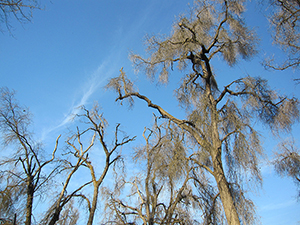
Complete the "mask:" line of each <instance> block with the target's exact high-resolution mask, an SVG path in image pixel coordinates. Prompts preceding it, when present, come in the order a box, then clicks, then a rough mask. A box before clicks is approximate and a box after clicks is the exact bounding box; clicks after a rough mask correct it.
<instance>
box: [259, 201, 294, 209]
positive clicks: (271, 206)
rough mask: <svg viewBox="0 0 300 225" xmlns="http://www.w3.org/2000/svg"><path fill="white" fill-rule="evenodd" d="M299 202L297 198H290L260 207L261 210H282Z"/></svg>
mask: <svg viewBox="0 0 300 225" xmlns="http://www.w3.org/2000/svg"><path fill="white" fill-rule="evenodd" d="M296 203H297V201H296V200H289V201H286V202H281V203H278V204H268V205H264V206H262V207H261V208H260V210H261V211H271V210H281V209H284V208H287V207H290V206H293V205H295V204H296Z"/></svg>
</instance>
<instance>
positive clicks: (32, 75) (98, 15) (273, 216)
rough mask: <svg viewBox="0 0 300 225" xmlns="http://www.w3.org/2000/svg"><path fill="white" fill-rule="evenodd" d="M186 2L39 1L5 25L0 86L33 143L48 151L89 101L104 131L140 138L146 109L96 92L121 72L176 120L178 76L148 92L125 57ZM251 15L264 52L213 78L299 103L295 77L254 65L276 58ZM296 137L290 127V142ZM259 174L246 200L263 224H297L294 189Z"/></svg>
mask: <svg viewBox="0 0 300 225" xmlns="http://www.w3.org/2000/svg"><path fill="white" fill-rule="evenodd" d="M189 2H192V1H188V0H180V1H179V0H178V1H174V0H151V1H146V0H139V1H138V0H126V1H125V0H110V1H96V0H86V1H80V0H72V1H71V0H64V1H62V0H51V1H43V3H42V4H44V5H42V6H43V7H44V8H45V9H44V10H41V11H35V12H34V13H33V19H32V22H31V23H27V24H24V25H20V24H19V23H18V22H16V21H14V20H12V23H11V25H12V26H13V29H12V34H13V36H11V35H10V34H9V33H8V32H5V33H0V39H1V41H0V82H1V83H0V86H7V87H8V88H10V89H14V90H16V91H17V95H16V97H17V99H18V100H19V101H20V103H21V104H24V105H26V106H28V107H29V108H30V111H31V112H32V113H33V122H34V130H35V134H36V136H37V138H38V139H41V140H43V141H44V142H45V143H46V146H51V145H52V144H53V143H54V140H55V138H56V136H57V135H58V134H59V133H63V132H64V129H65V128H66V127H68V126H69V125H70V121H69V120H68V119H69V117H70V115H71V114H72V113H74V112H75V110H76V107H77V106H79V105H86V106H87V107H91V105H92V104H93V102H94V101H99V103H100V105H101V106H102V107H103V111H104V116H105V117H106V118H107V120H108V122H109V123H110V124H111V125H114V124H116V123H119V122H120V123H122V126H123V130H125V131H126V132H127V133H128V134H130V135H141V132H142V130H143V127H144V126H146V125H149V124H150V122H151V121H149V122H145V121H147V120H148V119H149V118H151V115H152V112H151V110H149V109H148V108H147V107H146V105H145V104H140V103H139V102H137V105H136V106H135V107H134V109H132V110H128V109H127V108H126V107H124V106H123V107H121V106H119V105H118V104H116V103H115V102H114V99H115V94H114V93H112V92H106V91H105V90H104V89H103V86H104V85H105V84H106V82H107V80H108V79H109V78H110V77H113V76H117V75H118V74H119V69H120V68H121V67H124V70H125V71H126V72H127V74H128V75H129V76H131V77H132V78H133V79H136V80H137V81H138V86H139V90H140V91H141V92H142V93H144V94H147V95H148V96H149V97H150V98H152V99H153V101H154V102H155V103H158V104H161V105H162V106H163V107H164V108H166V109H167V110H169V111H174V110H176V113H173V114H175V115H178V116H182V115H183V114H182V112H180V111H179V108H178V107H177V103H176V102H175V101H173V100H172V101H170V99H172V98H173V93H172V87H174V86H175V85H176V84H177V83H176V82H177V81H178V80H177V78H179V77H176V78H175V80H176V81H174V82H171V84H170V86H169V87H164V86H162V87H160V86H156V85H155V84H152V85H151V84H150V83H149V82H148V81H147V80H145V77H144V76H143V74H139V75H138V76H135V75H134V74H133V68H132V65H131V62H130V60H129V59H128V53H129V51H131V50H132V51H134V52H137V53H141V54H143V53H144V46H143V38H144V36H145V35H146V34H169V32H170V30H171V26H172V24H173V22H174V20H175V19H176V17H177V16H178V15H179V14H180V13H183V12H184V11H185V10H186V9H187V4H188V3H189ZM257 11H258V8H255V7H252V8H251V10H250V11H249V12H247V15H248V16H249V17H248V20H249V22H250V24H251V26H253V27H256V28H257V29H258V33H259V35H260V38H261V46H263V49H264V50H262V51H261V52H260V53H259V55H258V56H257V57H256V58H255V59H253V60H252V61H251V62H241V63H240V64H239V65H237V66H236V67H234V68H228V67H223V65H222V66H221V64H220V65H214V68H215V70H216V73H217V76H222V77H223V75H224V77H226V79H227V78H228V79H227V80H224V82H227V83H229V82H230V80H232V79H236V78H239V77H241V76H245V75H247V74H249V75H253V76H258V75H259V76H263V77H265V78H267V79H270V85H271V87H274V88H275V89H276V90H279V91H280V92H282V93H288V94H294V95H296V96H297V97H300V93H299V90H300V89H299V88H300V86H295V83H293V81H292V78H293V77H295V76H296V74H298V73H299V72H293V71H291V70H289V71H286V72H284V73H283V72H281V73H278V72H268V71H265V70H264V69H263V67H262V66H261V65H260V61H261V60H262V59H263V58H264V57H265V56H267V55H271V54H273V53H278V54H279V53H280V52H279V51H278V50H277V49H274V48H273V47H272V44H271V42H272V41H271V39H270V36H268V33H267V30H268V25H267V24H266V20H265V18H264V17H262V16H261V14H260V13H258V14H255V12H257ZM171 79H172V78H171ZM217 79H218V77H217ZM224 85H225V83H224ZM162 96H164V97H165V98H162ZM132 121H134V123H133V122H132ZM299 131H300V129H299V126H296V129H295V130H294V133H293V135H294V137H295V138H298V137H299ZM262 134H263V136H264V142H265V145H264V146H265V147H266V151H267V153H268V154H271V152H272V151H273V150H274V146H275V144H274V143H275V141H273V139H271V138H270V137H269V135H270V133H268V132H263V131H262ZM270 140H272V141H270ZM263 175H264V178H265V182H264V188H263V190H262V191H260V192H259V196H255V197H254V198H253V199H254V200H255V203H257V211H258V214H259V216H261V221H262V224H266V225H285V224H291V225H293V224H299V223H297V221H300V215H299V212H300V202H297V201H296V200H295V196H296V195H297V192H296V189H295V187H294V184H293V182H292V181H291V180H289V179H282V178H279V177H277V176H276V175H275V174H274V172H273V170H272V169H271V168H270V167H269V166H264V167H263Z"/></svg>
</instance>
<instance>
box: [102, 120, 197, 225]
mask: <svg viewBox="0 0 300 225" xmlns="http://www.w3.org/2000/svg"><path fill="white" fill-rule="evenodd" d="M165 125H166V124H164V123H163V124H160V125H158V124H157V118H156V120H155V125H154V127H153V129H146V128H145V129H144V132H143V137H144V139H145V142H146V144H145V146H142V147H138V148H137V150H136V152H135V154H134V156H133V159H134V160H135V161H136V165H139V167H140V168H143V169H142V170H141V171H139V172H138V173H137V175H134V176H132V177H131V178H130V181H126V178H125V177H123V176H120V178H119V179H117V180H116V183H117V185H116V190H113V191H112V190H106V195H107V197H108V203H107V207H108V209H109V210H108V213H107V215H108V220H109V221H110V223H115V224H141V223H142V224H195V223H196V221H194V220H193V217H192V216H191V213H190V211H189V206H190V205H192V204H194V205H198V202H197V200H196V197H195V196H193V194H192V192H193V190H192V188H191V186H190V185H189V183H190V182H191V181H192V180H193V176H192V173H191V171H192V170H193V169H192V168H191V167H190V165H189V160H188V158H187V156H186V154H187V151H186V149H185V147H184V138H183V134H182V132H174V130H173V128H171V127H170V126H171V125H170V124H169V126H167V127H165ZM175 129H176V128H175ZM166 131H167V132H166ZM168 131H169V132H168ZM122 188H125V189H127V188H130V189H131V193H130V194H128V197H129V198H128V197H127V198H123V199H122V198H119V197H118V193H119V194H121V193H122V191H121V190H122ZM120 191H121V192H120ZM198 207H199V206H198ZM196 208H197V207H194V209H195V210H197V209H196Z"/></svg>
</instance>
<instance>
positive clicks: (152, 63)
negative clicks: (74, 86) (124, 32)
mask: <svg viewBox="0 0 300 225" xmlns="http://www.w3.org/2000/svg"><path fill="white" fill-rule="evenodd" d="M243 3H244V1H235V0H222V1H218V0H211V1H209V0H207V1H197V2H196V4H195V6H194V7H193V8H192V10H191V12H190V15H189V16H183V17H181V18H180V20H179V21H178V22H177V23H176V24H175V25H174V27H173V32H172V34H171V35H170V36H169V37H155V36H153V37H150V38H148V39H147V43H148V48H147V49H148V50H149V53H150V57H149V58H143V57H141V56H139V55H134V54H132V55H131V58H132V60H133V62H134V63H135V65H136V66H137V67H138V68H139V69H140V68H142V69H144V71H145V73H146V74H147V76H148V77H151V78H154V77H156V76H157V75H158V80H159V81H160V82H167V81H168V79H169V75H170V73H171V72H172V70H173V64H175V63H178V69H179V71H182V72H183V78H182V82H181V84H180V86H179V88H178V89H177V90H176V96H177V99H178V101H179V103H180V105H182V106H183V107H186V109H187V116H186V119H179V118H176V117H175V116H173V115H172V114H171V113H169V112H167V111H166V110H164V108H163V107H161V106H159V105H157V104H154V103H153V102H152V101H151V100H150V99H149V98H148V97H147V96H144V95H142V94H140V93H139V92H137V91H136V90H135V89H134V84H133V83H132V82H131V81H130V80H129V79H128V78H127V76H126V74H125V73H124V71H123V70H122V69H121V73H120V76H119V77H116V78H112V79H111V80H110V82H109V83H108V87H110V88H112V89H114V90H115V91H116V92H117V93H118V98H117V99H116V100H119V101H122V100H125V99H127V100H130V101H131V102H133V98H134V97H136V98H138V99H141V100H143V101H145V102H146V103H147V104H148V107H150V108H153V109H154V110H157V111H158V112H159V113H160V115H161V116H162V117H163V118H167V119H169V120H170V121H172V123H174V124H176V125H177V126H179V127H180V128H181V129H183V130H185V132H186V134H187V136H190V138H191V139H193V140H194V142H195V143H196V146H197V148H194V150H195V153H194V155H193V157H192V159H191V160H193V161H194V162H195V164H197V165H198V166H200V167H201V168H202V169H203V170H205V171H206V173H207V174H208V175H211V176H212V178H213V179H214V180H215V183H216V186H217V189H218V191H219V195H220V200H221V202H222V205H223V209H224V213H225V215H226V219H227V223H228V224H229V225H237V224H253V223H255V222H254V221H255V217H254V213H252V212H253V203H252V202H251V200H249V199H247V198H245V195H244V190H245V188H246V187H245V182H243V181H244V180H245V178H247V181H248V180H253V181H255V182H254V183H261V176H260V171H259V166H258V161H259V157H260V156H261V155H262V146H261V144H260V139H259V135H258V133H257V131H256V130H255V129H254V127H253V122H254V121H255V120H256V118H259V119H260V121H261V122H263V123H264V124H266V125H268V126H269V127H270V128H271V129H272V130H273V131H274V132H276V130H277V131H278V130H289V129H290V128H291V125H292V124H293V123H294V122H295V121H296V120H297V119H298V118H299V111H298V107H299V106H298V100H297V99H295V98H287V97H286V96H280V95H279V94H277V93H276V92H275V91H273V90H271V89H270V88H269V87H268V85H267V82H266V80H264V79H262V78H259V77H250V76H248V77H244V78H240V79H237V80H230V81H229V82H228V85H226V86H225V87H224V88H222V90H219V87H218V85H217V81H216V79H215V75H214V72H213V70H212V67H211V63H212V60H213V59H214V58H216V57H218V56H221V57H222V58H223V59H224V61H225V62H226V63H227V64H228V65H229V66H233V65H234V64H236V63H237V62H238V60H239V59H240V58H242V59H250V58H251V57H252V56H253V55H255V53H256V47H257V38H256V35H255V33H254V32H253V31H251V30H250V29H248V27H247V26H246V24H245V23H244V20H243V17H242V15H243V12H244V10H245V8H244V5H243ZM188 68H190V69H189V70H188ZM221 75H222V74H219V77H220V76H221ZM223 78H224V79H226V77H224V76H223ZM218 199H219V198H218Z"/></svg>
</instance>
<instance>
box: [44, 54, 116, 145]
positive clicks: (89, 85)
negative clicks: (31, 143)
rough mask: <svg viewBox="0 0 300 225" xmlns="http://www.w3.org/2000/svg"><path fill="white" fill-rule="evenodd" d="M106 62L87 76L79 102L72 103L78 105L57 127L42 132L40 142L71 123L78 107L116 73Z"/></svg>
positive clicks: (78, 109)
mask: <svg viewBox="0 0 300 225" xmlns="http://www.w3.org/2000/svg"><path fill="white" fill-rule="evenodd" d="M107 62H108V61H107V60H106V61H104V62H103V63H101V65H100V66H99V67H98V68H97V70H95V71H94V72H93V73H92V74H91V75H90V76H89V79H88V81H87V82H86V84H85V85H83V90H82V92H83V95H82V96H81V98H80V100H79V101H74V102H78V103H76V104H74V105H73V106H72V107H71V108H70V110H69V112H68V113H67V114H66V115H65V116H64V118H63V120H62V121H61V122H60V123H59V124H58V125H56V126H54V127H51V128H49V129H47V130H44V132H43V134H42V140H45V138H46V136H47V135H48V134H49V133H51V132H53V131H55V130H58V129H60V128H62V127H64V126H66V125H68V124H70V123H72V122H73V119H74V116H75V115H77V114H78V113H79V111H80V107H81V106H84V105H86V104H88V102H89V100H90V97H91V96H92V95H93V93H95V91H96V90H98V88H100V87H101V86H102V85H103V84H104V82H106V80H107V79H108V78H109V77H111V76H112V75H113V73H114V72H116V71H114V69H112V68H116V67H114V66H110V69H109V68H108V63H107Z"/></svg>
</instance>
